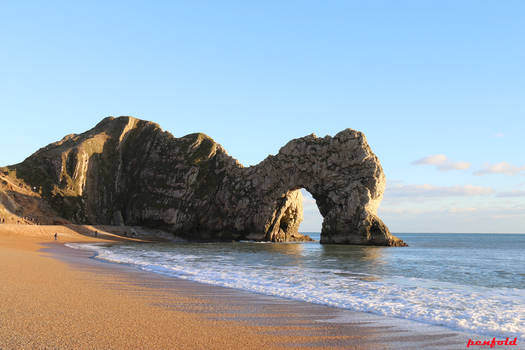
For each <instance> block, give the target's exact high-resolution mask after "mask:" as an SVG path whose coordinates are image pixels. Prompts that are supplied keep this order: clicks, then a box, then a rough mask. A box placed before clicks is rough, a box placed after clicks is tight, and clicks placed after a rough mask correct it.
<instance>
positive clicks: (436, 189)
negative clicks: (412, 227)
mask: <svg viewBox="0 0 525 350" xmlns="http://www.w3.org/2000/svg"><path fill="white" fill-rule="evenodd" d="M492 193H494V189H493V188H492V187H484V186H473V185H463V186H434V185H429V184H423V185H396V186H390V187H387V188H386V191H385V198H392V197H395V198H400V197H413V198H424V197H465V196H483V195H489V194H492Z"/></svg>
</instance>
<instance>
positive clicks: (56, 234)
mask: <svg viewBox="0 0 525 350" xmlns="http://www.w3.org/2000/svg"><path fill="white" fill-rule="evenodd" d="M57 237H58V233H55V241H56V240H57Z"/></svg>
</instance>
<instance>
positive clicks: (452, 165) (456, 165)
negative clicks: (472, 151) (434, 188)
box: [412, 154, 470, 171]
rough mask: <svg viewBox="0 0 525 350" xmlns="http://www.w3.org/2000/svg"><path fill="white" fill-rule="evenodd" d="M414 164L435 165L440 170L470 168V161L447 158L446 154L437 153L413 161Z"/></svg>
mask: <svg viewBox="0 0 525 350" xmlns="http://www.w3.org/2000/svg"><path fill="white" fill-rule="evenodd" d="M412 164H413V165H435V166H436V168H437V169H438V170H440V171H448V170H465V169H468V168H470V163H468V162H455V161H452V160H450V159H448V158H447V156H446V155H444V154H436V155H432V156H428V157H424V158H421V159H418V160H416V161H414V162H412Z"/></svg>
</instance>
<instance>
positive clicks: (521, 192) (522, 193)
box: [497, 190, 525, 197]
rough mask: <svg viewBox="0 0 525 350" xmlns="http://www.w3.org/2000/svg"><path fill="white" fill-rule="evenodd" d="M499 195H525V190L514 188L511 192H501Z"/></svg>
mask: <svg viewBox="0 0 525 350" xmlns="http://www.w3.org/2000/svg"><path fill="white" fill-rule="evenodd" d="M497 197H525V191H518V190H513V191H509V192H500V193H498V194H497Z"/></svg>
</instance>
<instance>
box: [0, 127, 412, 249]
mask: <svg viewBox="0 0 525 350" xmlns="http://www.w3.org/2000/svg"><path fill="white" fill-rule="evenodd" d="M6 170H7V171H8V172H9V173H10V174H12V173H14V172H16V178H17V179H18V180H23V182H24V183H26V184H27V185H28V186H30V187H31V188H36V189H37V192H38V193H39V194H40V195H41V197H42V198H43V199H44V200H45V201H46V202H47V203H49V204H50V206H51V207H52V208H53V210H54V211H55V212H57V213H59V214H60V216H61V217H63V218H65V219H67V220H70V221H72V222H74V223H82V224H114V225H115V224H116V225H124V224H125V225H140V226H146V227H154V228H161V229H164V230H169V231H171V232H174V233H175V234H177V235H179V236H183V237H185V238H189V239H194V240H231V239H255V240H267V241H274V242H283V241H296V240H306V239H309V238H308V237H306V236H303V235H301V234H300V233H299V232H298V228H299V225H300V223H301V221H302V218H303V209H302V196H301V193H300V191H299V189H300V188H305V189H306V190H308V191H309V192H310V193H311V194H312V196H313V197H314V199H315V200H316V202H317V205H318V207H319V211H320V213H321V215H322V216H323V217H324V221H323V229H322V233H321V243H344V244H374V245H403V243H402V241H400V240H399V239H397V238H396V237H394V236H392V235H391V234H390V232H389V231H388V228H387V227H386V226H385V225H384V224H383V223H382V221H381V220H380V219H379V218H378V217H377V215H376V209H377V207H378V205H379V203H380V201H381V198H382V194H383V190H384V187H385V177H384V174H383V171H382V168H381V165H380V163H379V160H378V159H377V157H376V156H375V155H374V154H373V152H372V151H371V149H370V147H369V146H368V144H367V142H366V139H365V136H364V135H363V134H362V133H360V132H357V131H354V130H350V129H347V130H344V131H342V132H340V133H338V134H337V135H335V136H334V137H329V136H327V137H324V138H317V137H315V136H314V135H310V136H306V137H303V138H299V139H295V140H292V141H290V142H289V143H288V144H287V145H285V146H284V147H283V148H281V150H280V151H279V153H278V154H277V155H275V156H269V157H267V158H266V159H265V160H264V161H262V162H261V163H259V164H258V165H256V166H251V167H246V168H245V167H243V166H242V165H241V164H239V163H238V162H237V160H235V159H234V158H232V157H230V156H229V155H228V154H227V153H226V151H225V150H224V149H223V148H222V146H220V145H219V144H217V143H215V142H214V141H213V140H212V139H211V138H210V137H208V136H206V135H204V134H200V133H197V134H191V135H187V136H184V137H181V138H175V137H173V136H172V135H171V134H170V133H168V132H165V131H163V130H162V129H161V128H160V127H159V126H158V125H157V124H155V123H151V122H148V121H143V120H139V119H135V118H132V117H119V118H112V117H110V118H106V119H104V120H103V121H102V122H100V123H99V124H98V125H97V126H96V127H95V128H93V129H91V130H89V131H87V132H85V133H83V134H80V135H68V136H66V137H64V138H63V139H62V140H61V141H59V142H56V143H53V144H50V145H48V146H47V147H45V148H42V149H40V150H39V151H37V152H36V153H35V154H33V155H32V156H30V157H29V158H27V159H26V160H25V161H24V162H22V163H20V164H17V165H14V166H10V167H7V168H6Z"/></svg>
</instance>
